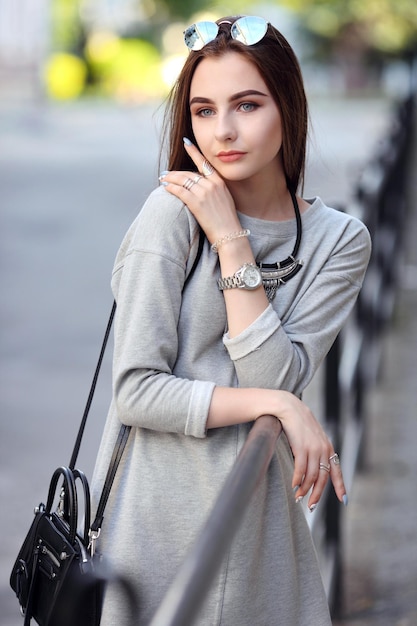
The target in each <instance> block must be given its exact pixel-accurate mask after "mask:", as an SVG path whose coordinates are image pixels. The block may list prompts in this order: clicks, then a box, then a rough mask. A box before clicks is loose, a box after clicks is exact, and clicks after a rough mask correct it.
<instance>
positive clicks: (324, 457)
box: [276, 391, 347, 511]
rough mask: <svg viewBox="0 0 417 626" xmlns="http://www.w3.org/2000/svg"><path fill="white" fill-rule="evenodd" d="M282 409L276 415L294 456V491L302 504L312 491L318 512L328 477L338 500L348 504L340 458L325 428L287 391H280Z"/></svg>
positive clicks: (311, 501) (310, 502) (310, 503)
mask: <svg viewBox="0 0 417 626" xmlns="http://www.w3.org/2000/svg"><path fill="white" fill-rule="evenodd" d="M276 393H277V396H278V398H279V402H280V407H279V410H278V411H277V412H276V416H277V417H278V419H279V420H280V421H281V424H282V428H283V430H284V432H285V434H286V435H287V439H288V443H289V444H290V447H291V450H292V453H293V456H294V474H293V489H294V492H295V498H296V500H297V501H300V500H302V499H303V498H304V496H306V495H307V493H308V492H309V491H310V490H311V493H310V496H309V499H308V508H309V509H310V511H314V509H315V508H316V506H317V504H318V502H319V500H320V497H321V495H322V494H323V491H324V488H325V486H326V484H327V480H328V478H330V480H331V481H332V483H333V487H334V490H335V492H336V495H337V497H338V499H339V500H340V501H341V502H343V503H344V504H345V505H346V504H347V495H346V488H345V484H344V481H343V475H342V470H341V467H340V463H339V457H338V455H337V454H336V453H335V450H334V448H333V445H332V443H331V441H330V439H329V438H328V437H327V435H326V433H325V432H324V430H323V427H322V426H321V424H320V423H319V422H318V420H317V419H316V418H315V417H314V415H313V413H312V412H311V411H310V409H309V408H308V406H307V405H306V404H304V402H302V401H301V400H299V398H297V397H296V396H295V395H293V394H292V393H289V392H287V391H278V392H276Z"/></svg>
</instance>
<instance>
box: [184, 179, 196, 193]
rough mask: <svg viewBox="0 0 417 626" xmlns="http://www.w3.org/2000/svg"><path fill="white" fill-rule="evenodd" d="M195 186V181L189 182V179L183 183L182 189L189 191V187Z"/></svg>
mask: <svg viewBox="0 0 417 626" xmlns="http://www.w3.org/2000/svg"><path fill="white" fill-rule="evenodd" d="M193 185H195V181H194V180H191V178H187V179H186V181H185V183H184V184H183V187H184V189H186V190H187V191H190V189H191V187H192V186H193Z"/></svg>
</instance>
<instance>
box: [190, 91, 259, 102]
mask: <svg viewBox="0 0 417 626" xmlns="http://www.w3.org/2000/svg"><path fill="white" fill-rule="evenodd" d="M247 96H264V97H265V98H267V97H268V94H266V93H263V92H262V91H257V90H256V89H246V91H239V92H238V93H235V94H233V96H231V98H230V102H234V101H235V100H240V99H241V98H246V97H247ZM192 104H213V100H210V98H202V97H199V96H196V97H195V98H192V100H190V106H191V105H192Z"/></svg>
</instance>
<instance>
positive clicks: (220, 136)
mask: <svg viewBox="0 0 417 626" xmlns="http://www.w3.org/2000/svg"><path fill="white" fill-rule="evenodd" d="M216 122H217V123H216V127H215V131H214V134H215V138H216V139H217V141H219V142H222V141H233V140H234V139H236V136H237V130H236V126H235V124H234V123H233V119H232V116H231V115H230V114H228V113H220V112H219V113H218V114H217V119H216Z"/></svg>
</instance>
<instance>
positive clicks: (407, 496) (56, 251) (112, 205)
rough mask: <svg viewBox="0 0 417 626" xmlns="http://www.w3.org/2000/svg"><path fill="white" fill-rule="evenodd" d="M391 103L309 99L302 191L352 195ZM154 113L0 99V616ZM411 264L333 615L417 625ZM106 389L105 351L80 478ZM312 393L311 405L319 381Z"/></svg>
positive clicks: (374, 404)
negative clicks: (342, 611)
mask: <svg viewBox="0 0 417 626" xmlns="http://www.w3.org/2000/svg"><path fill="white" fill-rule="evenodd" d="M388 112H389V105H388V104H387V103H386V102H383V101H380V100H360V101H355V100H351V101H339V100H337V99H336V100H332V101H328V100H315V101H313V102H312V104H311V116H312V122H313V127H314V135H313V137H312V146H311V149H310V154H311V156H310V164H309V174H308V177H307V184H306V192H305V195H306V196H313V195H320V196H321V197H322V198H323V199H324V200H325V201H326V202H327V203H329V204H333V205H335V206H339V205H342V206H348V202H349V194H350V190H351V188H352V185H353V183H354V182H355V180H356V179H357V177H358V174H359V172H360V170H361V167H362V166H363V164H364V163H365V162H366V160H367V159H368V158H369V156H370V154H371V152H372V151H373V150H374V148H375V146H376V143H377V140H378V139H379V138H380V137H382V135H383V131H384V129H385V128H386V127H387V124H388V121H389V118H388ZM153 113H154V108H153V107H150V106H143V107H139V108H136V109H135V108H131V109H126V108H118V107H116V106H112V105H108V104H95V105H94V104H92V103H83V104H74V105H62V106H58V105H51V104H43V105H42V104H38V105H37V106H30V105H25V106H23V105H22V106H20V107H19V106H11V105H6V104H1V103H0V243H1V246H0V285H1V288H2V298H1V303H0V328H1V344H0V350H1V352H0V381H1V382H0V386H1V387H0V429H1V430H0V498H1V503H2V504H1V509H0V530H1V536H2V538H3V541H2V544H1V547H0V606H1V610H0V625H1V626H19V625H21V624H22V618H21V617H20V615H19V612H18V607H17V602H16V599H15V598H14V596H13V593H12V591H11V590H10V588H9V583H8V577H9V573H10V569H11V566H12V563H13V560H14V558H15V557H16V555H17V551H18V548H19V547H20V544H21V542H22V540H23V538H24V535H25V533H26V531H27V529H28V527H29V524H30V522H31V519H32V509H33V507H34V506H35V505H36V504H38V503H39V501H41V500H44V499H45V498H46V492H47V487H48V484H49V480H50V477H51V474H52V472H53V470H54V469H55V467H56V466H58V465H61V464H65V463H68V462H69V457H70V454H71V449H72V445H73V441H74V438H75V434H76V431H77V428H78V424H79V421H80V418H81V414H82V411H83V408H84V403H85V399H86V396H87V393H88V389H89V384H90V381H91V377H92V374H93V370H94V367H95V363H96V358H97V355H98V350H99V346H100V344H101V339H102V335H103V332H104V327H105V323H106V321H107V318H108V314H109V311H110V306H111V303H112V295H111V292H110V288H109V281H110V273H111V268H112V265H113V260H114V256H115V254H116V251H117V248H118V245H119V243H120V241H121V238H122V236H123V234H124V232H125V231H126V229H127V227H128V225H129V224H130V222H131V221H132V220H133V218H134V217H135V215H136V213H137V210H138V208H139V207H140V206H141V204H142V202H143V200H144V199H145V197H146V196H147V194H148V193H149V191H150V190H151V189H152V188H153V187H154V186H155V185H156V184H157V183H158V180H157V177H158V166H157V158H158V140H157V139H158V133H157V128H158V125H159V121H160V114H158V115H157V116H156V117H154V116H153ZM416 191H417V190H416ZM414 197H415V194H414ZM415 221H416V217H415V215H414V222H415ZM414 233H415V230H414ZM410 238H411V233H410ZM413 241H414V242H415V241H416V235H415V234H414V238H413ZM411 248H412V246H411ZM410 254H413V255H414V256H413V257H410V258H409V259H408V260H407V265H409V266H414V270H415V268H416V267H417V260H416V256H415V251H414V250H413V249H411V251H410ZM407 276H409V278H410V279H409V280H408V282H406V281H404V285H403V288H402V289H401V291H400V294H399V295H400V297H399V306H398V312H397V316H396V319H395V324H394V326H393V329H392V331H391V332H390V333H389V335H388V337H387V350H386V357H387V358H386V361H385V367H384V371H383V379H382V382H381V384H380V385H379V387H378V389H377V390H376V392H375V394H372V398H371V401H370V406H369V411H370V435H371V436H370V450H369V454H368V471H367V472H366V473H364V474H361V475H358V477H357V479H356V481H355V484H354V488H353V491H352V493H351V494H350V496H351V497H350V504H349V507H348V509H347V510H346V542H347V544H346V545H347V568H346V590H347V594H346V599H347V605H346V619H345V620H344V621H340V622H338V624H339V625H340V626H350V625H352V626H365V625H372V626H377V625H378V626H379V625H384V626H385V625H387V626H388V625H389V626H415V624H417V617H416V615H417V613H416V611H417V601H416V594H415V591H416V590H417V558H415V554H416V545H417V542H416V532H417V530H416V526H417V524H416V521H417V513H416V498H415V496H416V487H415V483H414V482H413V483H412V482H411V480H412V477H413V472H412V470H413V469H414V476H415V467H416V460H415V459H416V456H415V450H414V449H413V450H412V449H411V448H412V446H413V448H415V442H416V434H417V433H416V423H417V420H416V419H415V413H416V404H417V403H416V399H417V398H416V385H415V370H416V367H415V365H416V362H417V357H416V356H415V346H416V335H417V327H416V315H415V310H416V309H415V307H416V305H417V289H416V288H417V285H416V284H415V282H414V284H413V276H414V277H415V273H414V274H413V272H412V271H410V272H409V273H408V274H407ZM109 353H110V351H109ZM109 389H110V360H109V354H108V356H107V359H106V361H105V366H104V372H103V376H102V377H101V380H100V383H99V387H98V391H97V394H96V399H95V402H94V406H93V410H92V414H91V416H90V419H89V424H88V426H87V432H86V437H85V441H84V444H83V446H82V452H81V455H80V461H79V463H78V465H79V467H81V468H82V469H84V471H86V473H87V475H88V476H89V477H91V470H92V467H93V463H94V458H95V454H96V450H97V447H98V444H99V439H100V436H101V431H102V427H103V423H104V419H105V414H106V410H107V406H108V402H109ZM310 396H311V399H312V400H311V403H312V404H313V405H314V389H312V390H311V391H310ZM308 397H309V396H308V394H307V395H306V399H307V401H308ZM413 444H414V445H413ZM404 563H405V564H406V565H404ZM412 588H413V589H414V594H413V593H412ZM384 616H386V617H384ZM387 620H388V621H387ZM410 620H411V621H410ZM254 626H266V625H254ZM268 626H269V625H268ZM271 626H272V625H271ZM282 626H286V625H285V624H283V625H282ZM312 626H314V624H312Z"/></svg>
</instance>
